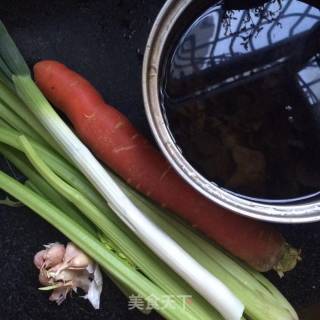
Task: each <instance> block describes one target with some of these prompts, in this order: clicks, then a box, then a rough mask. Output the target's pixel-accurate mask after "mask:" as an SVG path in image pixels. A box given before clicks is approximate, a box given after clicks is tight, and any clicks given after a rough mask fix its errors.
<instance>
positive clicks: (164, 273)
mask: <svg viewBox="0 0 320 320" xmlns="http://www.w3.org/2000/svg"><path fill="white" fill-rule="evenodd" d="M20 141H21V144H22V146H23V149H24V151H25V153H26V156H27V157H28V159H29V160H30V162H31V163H32V164H33V166H34V167H35V168H36V169H37V170H38V171H39V173H40V174H41V176H43V177H44V179H46V180H47V182H48V183H49V184H50V185H52V186H53V187H54V188H55V189H56V190H57V191H58V192H60V193H61V195H64V196H65V197H66V198H67V199H68V200H69V201H70V202H72V203H73V204H74V205H75V206H77V207H78V209H79V210H80V211H81V212H83V214H85V215H86V216H87V218H88V219H90V220H91V221H92V222H93V223H95V224H96V226H97V227H99V228H100V230H101V231H102V232H103V233H104V234H105V235H106V236H107V237H108V238H109V239H110V240H111V241H112V243H113V244H114V246H115V248H118V249H119V250H120V251H121V252H123V253H124V254H125V255H126V256H127V257H129V259H131V260H132V261H133V263H134V264H136V265H137V266H138V267H139V268H140V269H141V270H143V272H144V273H145V274H146V275H147V276H148V277H149V278H150V279H151V280H153V281H154V282H155V283H156V284H157V285H158V286H159V287H160V288H162V289H163V290H164V291H165V292H167V293H168V294H169V295H171V296H172V297H173V299H176V300H179V295H180V294H181V293H185V294H191V293H192V297H193V303H192V304H191V305H187V306H186V307H187V309H188V310H189V311H190V312H193V313H194V315H195V316H196V315H197V316H198V317H199V318H201V319H202V320H205V319H208V320H209V319H212V320H213V319H219V315H218V314H217V313H216V312H215V310H214V309H212V308H210V307H208V305H207V304H206V303H204V301H203V300H202V299H201V298H200V297H199V296H198V295H196V293H195V292H193V290H192V289H191V288H190V287H189V286H187V285H186V284H185V283H184V282H183V281H182V280H181V279H180V278H179V277H178V276H177V275H175V274H174V273H173V272H172V271H171V270H170V269H169V268H168V267H167V266H166V265H165V264H164V263H163V262H162V261H161V260H160V259H158V258H157V257H156V256H154V255H153V254H152V252H150V251H149V249H148V248H146V247H145V246H144V245H143V243H139V242H138V241H136V240H134V241H132V238H131V239H130V237H128V234H126V233H124V232H122V231H121V230H120V229H119V228H117V226H116V225H114V224H113V223H112V222H110V221H109V220H108V218H107V217H105V216H104V215H103V214H102V213H101V212H100V211H99V210H98V209H97V208H96V207H95V206H94V205H93V204H92V203H90V202H89V201H88V200H87V199H86V198H85V197H84V196H83V195H82V194H81V193H79V192H78V191H77V190H76V189H74V188H72V187H71V186H69V185H68V184H67V183H66V182H64V181H63V180H62V179H60V178H59V177H58V176H56V175H55V174H54V172H53V171H51V170H50V168H49V167H48V166H46V164H45V162H44V161H42V160H41V158H40V157H39V156H38V155H37V154H36V152H35V150H34V149H33V148H32V145H31V144H30V142H29V141H28V139H27V138H26V137H24V136H21V137H20ZM129 232H130V231H129ZM177 302H179V301H177Z"/></svg>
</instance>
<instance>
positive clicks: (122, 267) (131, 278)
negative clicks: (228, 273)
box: [0, 171, 198, 320]
mask: <svg viewBox="0 0 320 320" xmlns="http://www.w3.org/2000/svg"><path fill="white" fill-rule="evenodd" d="M0 188H1V189H3V190H4V191H6V192H7V193H9V194H10V195H12V196H13V197H15V198H16V199H17V200H19V201H21V202H22V203H24V204H26V205H27V206H28V207H29V208H30V209H32V210H33V211H35V212H36V213H38V214H39V216H41V217H42V218H43V219H45V220H46V221H48V222H49V223H50V224H52V225H53V226H54V227H55V228H57V229H58V230H59V231H61V232H62V233H64V234H65V235H66V236H67V237H68V238H69V239H70V240H71V241H72V242H73V243H75V244H76V245H77V246H78V247H79V248H81V249H82V250H83V251H85V252H87V253H88V254H89V255H90V256H91V257H92V258H93V259H94V260H95V261H96V262H97V263H98V264H100V265H101V266H102V267H103V268H104V269H106V270H107V271H108V272H109V273H110V274H111V275H112V276H113V277H114V278H115V279H117V280H119V281H121V282H122V283H123V284H124V285H125V286H127V287H128V288H130V289H132V291H133V292H137V293H139V294H140V295H141V296H142V297H143V298H144V299H145V300H146V301H150V294H151V293H152V294H153V295H155V296H158V297H162V296H163V295H165V292H164V291H162V290H161V289H160V288H158V287H157V286H156V285H154V284H153V283H152V282H151V281H149V280H148V279H147V278H146V277H144V276H143V275H142V274H141V273H140V272H138V271H136V270H134V269H132V268H130V267H128V266H127V265H126V264H124V263H123V262H122V261H121V260H120V259H118V258H117V256H115V255H113V254H111V253H110V252H109V251H108V250H105V248H104V246H103V245H102V244H101V242H99V241H98V240H97V239H96V238H95V237H93V236H92V235H90V233H88V232H87V231H86V230H85V229H83V228H82V227H81V226H80V225H79V224H77V223H76V222H75V221H73V220H72V219H70V218H69V217H68V216H67V215H66V214H64V213H63V212H62V211H60V210H59V209H58V208H56V207H55V206H54V205H52V204H51V203H50V202H48V201H46V200H45V199H43V198H42V197H40V196H39V195H38V194H36V193H34V192H33V191H31V190H30V189H29V188H27V187H25V186H24V185H22V184H21V183H19V182H17V181H16V180H14V179H13V178H11V177H9V176H8V175H6V174H5V173H4V172H3V171H0ZM159 301H160V302H159V304H160V306H161V308H159V310H158V311H159V312H160V313H161V314H162V315H163V316H164V317H165V318H166V319H172V320H180V319H181V320H198V318H195V317H193V316H191V315H190V313H189V312H187V311H186V310H185V309H184V308H183V307H182V306H180V305H179V304H175V305H174V308H165V306H164V305H163V302H162V301H161V299H159ZM150 303H152V301H150Z"/></svg>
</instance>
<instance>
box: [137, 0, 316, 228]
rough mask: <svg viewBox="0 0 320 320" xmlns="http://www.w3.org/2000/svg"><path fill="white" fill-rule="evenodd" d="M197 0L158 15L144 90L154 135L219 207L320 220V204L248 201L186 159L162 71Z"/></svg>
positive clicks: (178, 1)
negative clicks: (167, 50)
mask: <svg viewBox="0 0 320 320" xmlns="http://www.w3.org/2000/svg"><path fill="white" fill-rule="evenodd" d="M193 1H195V0H168V1H167V2H166V3H165V5H164V6H163V8H162V10H161V11H160V13H159V14H158V16H157V18H156V21H155V22H154V25H153V27H152V30H151V32H150V35H149V39H148V42H147V45H146V50H145V55H144V61H143V70H142V87H143V99H144V105H145V111H146V114H147V118H148V121H149V124H150V126H151V129H152V132H153V135H154V137H155V139H156V141H157V143H158V145H159V147H160V149H161V150H162V152H163V153H164V155H165V157H166V158H167V159H168V161H169V162H170V164H171V165H172V166H173V168H174V169H175V170H176V171H177V172H178V173H179V174H180V175H181V176H182V177H183V178H184V179H185V180H186V181H187V182H188V183H189V184H190V185H191V186H193V187H194V188H195V189H196V190H198V191H199V192H200V193H202V194H203V195H204V196H205V197H207V198H208V199H210V200H212V201H213V202H215V203H217V204H218V205H220V206H222V207H225V208H227V209H229V210H232V211H234V212H236V213H238V214H241V215H243V216H247V217H250V218H254V219H258V220H265V221H270V222H278V223H307V222H315V221H320V201H316V200H314V201H312V202H309V203H303V204H290V205H277V204H264V203H259V202H254V201H250V200H246V199H243V198H240V197H237V196H236V195H233V194H230V193H229V192H227V191H225V190H223V189H221V188H219V187H218V186H217V185H215V184H214V183H212V182H210V181H208V180H207V179H206V178H205V177H203V176H202V175H201V174H200V173H198V172H197V171H196V170H195V169H194V168H193V167H192V166H191V165H190V163H189V162H188V161H187V160H186V159H185V158H184V157H183V155H182V154H181V152H180V151H179V148H178V146H177V145H176V144H175V142H174V139H173V138H172V136H171V134H170V132H169V130H168V128H167V125H166V122H165V119H164V116H163V113H162V110H161V104H160V95H159V81H158V80H159V79H158V75H159V70H160V68H161V66H160V63H161V58H162V54H163V52H164V47H165V44H166V41H167V39H168V36H169V34H170V32H171V30H172V28H173V26H174V25H175V23H176V22H177V19H179V17H180V16H181V14H182V13H183V12H184V11H185V10H186V8H187V7H188V6H189V5H190V3H191V2H193Z"/></svg>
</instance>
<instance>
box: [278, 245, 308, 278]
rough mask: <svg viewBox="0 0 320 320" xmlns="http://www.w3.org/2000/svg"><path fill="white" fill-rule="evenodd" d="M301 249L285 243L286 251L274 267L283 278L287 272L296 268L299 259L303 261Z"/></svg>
mask: <svg viewBox="0 0 320 320" xmlns="http://www.w3.org/2000/svg"><path fill="white" fill-rule="evenodd" d="M301 260H302V258H301V250H298V249H295V248H293V247H291V246H290V245H289V244H288V243H286V244H285V248H284V253H283V255H282V258H281V259H280V261H279V262H278V263H277V264H276V265H275V266H274V267H273V269H274V270H275V271H276V272H277V273H278V275H279V277H280V278H282V277H283V276H284V274H285V272H288V271H291V270H292V269H294V268H295V266H296V265H297V263H298V261H301Z"/></svg>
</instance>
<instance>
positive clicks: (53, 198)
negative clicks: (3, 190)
mask: <svg viewBox="0 0 320 320" xmlns="http://www.w3.org/2000/svg"><path fill="white" fill-rule="evenodd" d="M0 153H1V154H3V155H4V156H5V158H6V159H8V160H9V161H10V162H11V163H12V164H13V165H14V166H15V167H16V168H17V169H18V170H19V171H20V172H21V173H23V174H24V175H25V176H26V177H27V178H28V179H29V181H30V182H31V183H32V184H33V185H34V186H35V187H36V188H38V189H39V190H41V191H40V192H41V193H42V194H43V195H44V196H45V197H46V198H47V199H48V200H49V201H50V202H51V203H53V204H55V205H56V206H57V207H58V208H59V209H60V210H62V211H63V212H65V213H66V214H67V215H68V216H69V217H70V218H71V219H73V220H75V221H77V222H78V223H79V224H81V226H82V227H83V228H85V229H86V230H87V231H88V232H90V233H91V234H96V229H95V228H93V227H92V224H91V223H90V222H89V221H88V220H87V219H86V218H84V217H83V216H82V215H80V214H79V212H78V210H76V208H75V207H74V206H73V205H71V204H70V203H69V202H68V201H67V200H66V199H65V198H64V197H63V196H61V195H60V194H59V193H58V192H57V191H55V190H54V188H52V187H51V185H50V184H48V183H47V182H46V181H45V180H44V179H43V178H42V177H41V176H40V175H39V174H38V173H37V172H35V171H34V170H33V169H32V168H31V167H30V166H29V165H28V164H27V163H26V159H24V156H23V155H22V154H18V153H17V152H15V151H13V150H10V149H9V148H8V147H7V148H5V147H4V146H3V145H2V144H1V143H0Z"/></svg>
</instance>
